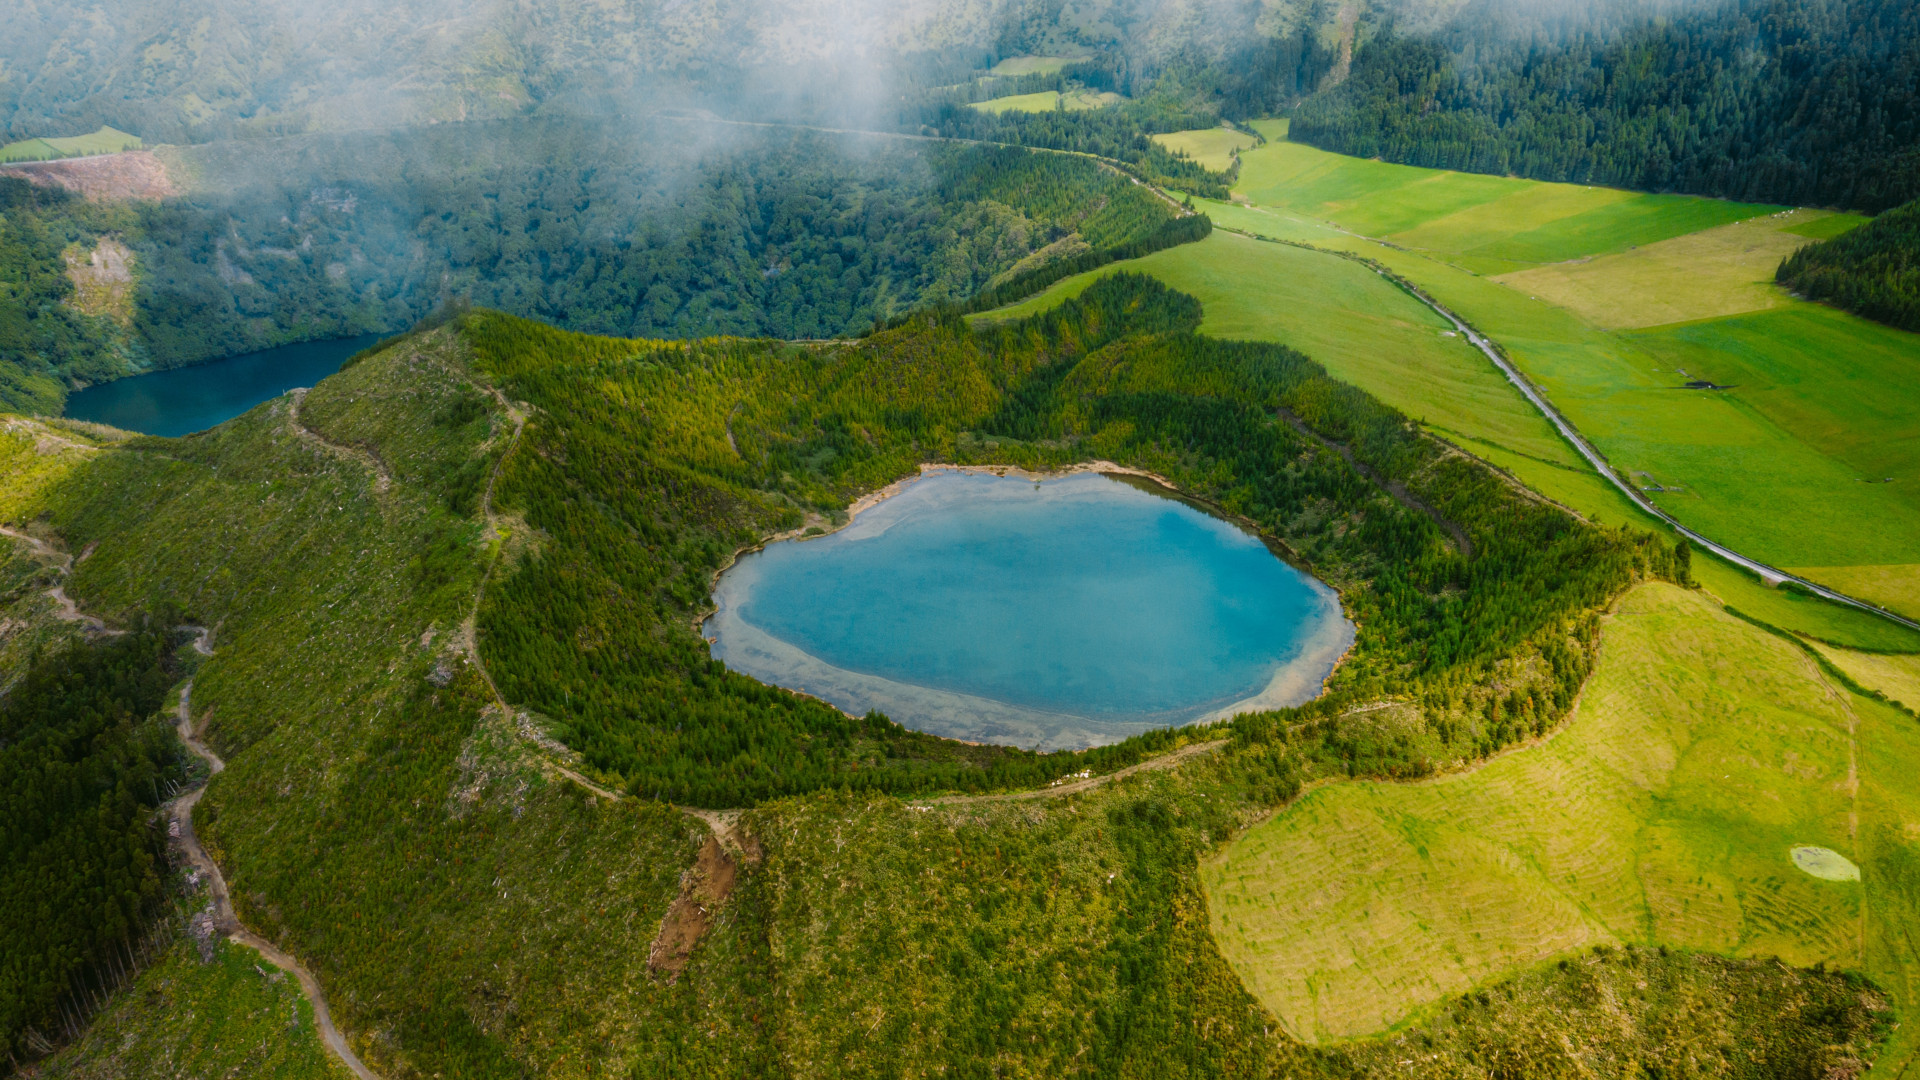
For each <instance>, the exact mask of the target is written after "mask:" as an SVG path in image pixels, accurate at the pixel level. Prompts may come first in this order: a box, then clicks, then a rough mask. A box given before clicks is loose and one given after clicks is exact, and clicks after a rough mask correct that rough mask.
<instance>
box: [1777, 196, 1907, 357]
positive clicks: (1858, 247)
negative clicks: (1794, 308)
mask: <svg viewBox="0 0 1920 1080" xmlns="http://www.w3.org/2000/svg"><path fill="white" fill-rule="evenodd" d="M1775 276H1776V277H1777V278H1778V279H1779V281H1780V284H1782V285H1785V286H1786V287H1787V288H1789V289H1792V290H1793V291H1794V292H1797V293H1799V294H1800V295H1802V296H1805V297H1807V298H1808V299H1812V300H1819V301H1821V302H1822V303H1828V304H1832V305H1834V306H1835V307H1841V308H1845V309H1847V310H1848V311H1852V312H1856V313H1858V314H1860V315H1865V316H1866V317H1867V318H1869V319H1877V320H1879V321H1880V322H1883V323H1886V324H1887V325H1888V326H1897V327H1899V328H1900V329H1902V330H1916V331H1920V202H1914V203H1908V204H1907V205H1905V206H1902V207H1898V208H1897V209H1893V210H1889V211H1887V212H1886V213H1884V214H1881V215H1880V216H1879V217H1877V218H1874V219H1873V220H1872V221H1870V222H1868V223H1867V224H1865V225H1862V226H1861V227H1859V228H1857V229H1854V230H1853V231H1851V232H1848V233H1843V234H1842V235H1840V236H1837V237H1834V238H1833V239H1831V240H1828V241H1826V242H1824V243H1819V244H1810V245H1808V246H1806V247H1803V248H1801V249H1800V250H1799V251H1796V252H1794V253H1793V254H1792V255H1789V256H1787V258H1786V260H1785V261H1784V262H1782V263H1781V264H1780V270H1779V272H1778V273H1777V274H1776V275H1775Z"/></svg>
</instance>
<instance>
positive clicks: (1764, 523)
mask: <svg viewBox="0 0 1920 1080" xmlns="http://www.w3.org/2000/svg"><path fill="white" fill-rule="evenodd" d="M1274 149H1275V145H1274V144H1269V145H1268V146H1263V147H1260V148H1258V149H1256V150H1251V151H1248V152H1247V153H1246V154H1245V155H1243V157H1244V159H1245V164H1243V166H1242V170H1243V171H1242V175H1243V176H1245V175H1246V170H1247V169H1248V168H1249V167H1251V166H1252V164H1253V163H1254V162H1256V161H1258V160H1259V159H1260V158H1261V157H1262V156H1263V155H1266V154H1268V153H1270V152H1272V151H1273V150H1274ZM1365 164H1373V163H1365ZM1435 175H1437V174H1435ZM1208 213H1209V214H1212V215H1214V217H1215V220H1216V221H1219V222H1221V223H1222V224H1226V225H1229V226H1230V227H1236V228H1238V227H1244V228H1248V229H1252V230H1258V231H1261V232H1263V233H1265V234H1267V235H1273V236H1281V237H1285V238H1289V239H1296V240H1303V241H1305V242H1308V243H1314V244H1318V245H1321V246H1324V247H1328V248H1337V249H1341V250H1348V251H1354V252H1357V253H1360V254H1363V255H1366V256H1367V257H1369V258H1372V259H1376V260H1378V261H1380V262H1381V263H1383V264H1385V265H1387V266H1390V267H1391V268H1393V269H1394V270H1395V271H1396V272H1398V273H1400V274H1402V275H1403V276H1405V277H1406V278H1408V279H1409V280H1411V281H1414V282H1417V283H1418V284H1419V285H1420V286H1421V287H1422V288H1424V289H1426V290H1427V291H1428V292H1429V293H1431V294H1432V295H1433V296H1434V297H1435V298H1436V299H1438V300H1439V301H1440V302H1441V303H1443V304H1446V305H1447V306H1448V307H1450V308H1452V309H1453V310H1454V311H1456V312H1458V313H1459V314H1460V315H1462V316H1463V317H1465V318H1466V319H1467V320H1468V321H1470V322H1472V323H1474V324H1475V325H1476V326H1478V327H1479V328H1480V330H1481V331H1482V332H1484V333H1486V334H1487V335H1488V336H1490V337H1492V338H1493V339H1494V340H1496V341H1498V342H1499V343H1500V344H1501V345H1502V346H1503V347H1505V348H1506V350H1507V351H1508V353H1509V355H1511V356H1512V357H1513V358H1514V360H1515V361H1516V362H1517V363H1518V364H1519V365H1520V367H1521V368H1522V370H1524V371H1526V372H1527V374H1528V375H1529V377H1531V378H1532V379H1533V380H1534V381H1535V382H1536V383H1538V384H1539V385H1540V387H1541V388H1542V389H1543V390H1544V391H1545V392H1546V394H1547V396H1548V398H1549V399H1550V400H1552V401H1553V402H1554V404H1555V405H1556V406H1557V407H1558V408H1559V409H1560V410H1561V411H1562V412H1563V413H1565V414H1566V415H1567V417H1568V418H1569V419H1570V420H1572V421H1573V423H1574V425H1575V426H1576V427H1578V428H1579V429H1580V430H1581V432H1582V433H1584V434H1585V435H1586V436H1587V437H1588V438H1589V439H1590V440H1592V441H1593V443H1594V445H1595V446H1597V447H1598V448H1599V449H1600V451H1601V453H1603V454H1605V455H1607V457H1608V459H1609V460H1610V461H1611V462H1612V463H1613V464H1614V465H1615V467H1616V468H1619V469H1620V470H1622V471H1623V472H1625V473H1627V474H1629V475H1630V476H1632V477H1633V479H1634V480H1635V481H1636V482H1637V483H1640V484H1642V485H1643V486H1644V485H1651V484H1657V485H1659V486H1661V487H1670V488H1679V489H1681V490H1679V491H1677V492H1668V493H1661V494H1658V495H1656V496H1654V497H1655V499H1656V501H1658V502H1659V503H1660V504H1661V506H1662V507H1663V508H1664V509H1666V510H1667V511H1668V512H1669V513H1671V514H1673V515H1674V516H1675V517H1677V518H1679V519H1680V520H1681V521H1683V522H1685V523H1686V524H1688V525H1689V526H1692V527H1694V528H1696V529H1699V530H1700V531H1701V532H1703V533H1705V534H1706V535H1708V536H1711V537H1713V538H1714V539H1716V540H1718V541H1720V542H1722V543H1725V544H1727V545H1728V546H1729V547H1732V548H1734V549H1735V550H1737V551H1740V552H1742V553H1743V554H1746V555H1749V556H1751V557H1754V558H1758V559H1760V560H1762V561H1764V562H1768V563H1771V564H1773V565H1775V566H1782V567H1791V566H1847V565H1876V566H1879V565H1907V564H1914V563H1920V473H1916V472H1915V471H1913V466H1914V464H1915V463H1916V462H1917V461H1920V442H1917V440H1920V432H1915V431H1914V429H1913V427H1912V425H1911V424H1910V423H1909V424H1905V425H1902V424H1901V423H1900V419H1899V418H1900V417H1901V416H1903V415H1904V416H1908V417H1911V416H1913V415H1920V412H1916V407H1917V406H1920V382H1917V381H1916V380H1914V379H1912V378H1911V377H1909V378H1906V379H1904V380H1901V379H1897V378H1895V377H1894V374H1895V373H1897V372H1899V371H1902V370H1905V371H1908V372H1912V371H1915V370H1920V336H1916V335H1912V334H1907V333H1904V332H1902V331H1896V330H1888V329H1885V328H1883V327H1880V326H1877V325H1875V324H1872V323H1868V322H1866V321H1865V320H1862V319H1857V318H1854V317H1852V316H1849V315H1845V314H1842V313H1839V312H1835V311H1831V310H1829V309H1826V308H1822V307H1819V306H1817V305H1812V304H1804V303H1798V302H1791V301H1790V302H1788V303H1786V304H1785V305H1784V306H1782V307H1779V308H1775V309H1773V310H1771V311H1767V312H1761V313H1757V314H1752V315H1745V316H1738V317H1735V318H1731V319H1722V320H1712V321H1705V322H1699V323H1692V324H1685V325H1681V326H1669V327H1660V328H1654V329H1650V330H1646V331H1641V332H1635V333H1612V332H1608V331H1605V330H1601V329H1597V328H1595V327H1593V326H1591V325H1589V324H1587V323H1585V322H1583V321H1582V320H1581V319H1580V318H1579V317H1578V316H1576V315H1575V314H1573V313H1572V312H1570V311H1567V310H1565V309H1562V308H1559V307H1555V306H1553V305H1551V304H1547V303H1544V302H1541V301H1538V300H1534V299H1532V298H1530V297H1529V296H1528V295H1527V294H1525V293H1521V292H1516V291H1514V290H1513V289H1511V288H1508V287H1507V286H1504V285H1502V284H1500V283H1497V282H1494V281H1491V280H1488V279H1487V278H1484V277H1480V276H1477V275H1475V274H1472V273H1469V272H1467V271H1465V270H1463V269H1461V268H1460V267H1457V266H1454V265H1450V264H1448V263H1445V262H1441V261H1439V260H1437V259H1434V258H1428V257H1425V256H1422V255H1419V254H1416V253H1413V252H1409V251H1403V250H1397V249H1394V248H1391V247H1388V246H1386V245H1383V244H1378V243H1374V242H1371V241H1368V240H1365V239H1363V238H1360V237H1356V236H1351V235H1345V234H1341V233H1338V232H1335V231H1333V230H1331V229H1328V228H1326V227H1325V226H1323V225H1316V224H1314V223H1313V222H1311V221H1309V220H1306V219H1305V218H1304V216H1303V215H1300V214H1290V213H1287V212H1285V211H1279V212H1268V211H1267V209H1266V208H1264V207H1261V208H1253V209H1249V208H1245V207H1237V208H1225V207H1219V208H1217V209H1216V207H1214V206H1209V208H1208ZM1682 369H1684V370H1685V371H1687V372H1688V373H1689V374H1690V375H1695V376H1701V377H1706V378H1710V379H1712V380H1713V381H1714V382H1717V383H1721V384H1739V385H1737V386H1736V387H1735V389H1733V390H1730V391H1712V392H1703V391H1690V390H1681V389H1678V387H1679V386H1680V384H1681V383H1683V382H1685V381H1687V376H1682V375H1681V374H1679V372H1680V370H1682ZM1716 372H1719V373H1723V374H1724V376H1725V377H1722V375H1717V374H1715V373H1716ZM1369 389H1371V388H1369ZM1856 432H1857V433H1856ZM1496 460H1498V459H1496ZM1499 463H1500V464H1502V465H1507V466H1508V467H1509V468H1512V466H1511V465H1509V464H1508V463H1507V462H1505V461H1500V462H1499ZM1902 470H1905V471H1902ZM1514 471H1515V472H1518V473H1521V475H1523V476H1526V478H1527V479H1528V481H1529V482H1530V483H1531V482H1533V477H1532V476H1531V475H1527V474H1525V473H1524V472H1521V470H1519V469H1515V470H1514ZM1886 476H1894V477H1896V482H1894V483H1891V484H1867V483H1861V482H1860V481H1861V479H1862V478H1873V477H1886ZM1902 477H1913V482H1909V483H1906V484H1905V485H1904V486H1903V485H1902V483H1901V482H1900V478H1902ZM1543 490H1544V489H1543ZM1555 497H1556V498H1558V497H1559V496H1555ZM1574 505H1576V506H1577V505H1579V504H1577V503H1576V504H1574ZM1869 599H1877V598H1875V597H1869Z"/></svg>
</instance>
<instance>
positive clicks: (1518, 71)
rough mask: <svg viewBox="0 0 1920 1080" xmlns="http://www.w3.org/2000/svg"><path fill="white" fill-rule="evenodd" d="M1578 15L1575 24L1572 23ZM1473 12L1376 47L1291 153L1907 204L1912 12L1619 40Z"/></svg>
mask: <svg viewBox="0 0 1920 1080" xmlns="http://www.w3.org/2000/svg"><path fill="white" fill-rule="evenodd" d="M1579 10H1584V9H1579ZM1595 11H1596V14H1595V15H1594V17H1593V18H1592V19H1585V18H1582V17H1580V16H1579V14H1578V13H1577V12H1575V13H1567V12H1557V13H1556V14H1554V15H1550V16H1542V15H1535V14H1532V13H1531V11H1530V9H1528V8H1526V7H1524V6H1516V5H1511V4H1507V3H1505V2H1504V0H1476V2H1475V3H1472V4H1470V5H1468V7H1466V8H1465V9H1463V10H1462V11H1461V13H1460V14H1459V15H1458V16H1457V17H1456V18H1455V19H1454V20H1453V21H1452V23H1451V24H1450V25H1449V27H1448V28H1447V29H1445V30H1444V31H1442V32H1440V33H1439V34H1437V35H1433V36H1412V35H1403V36H1396V35H1394V34H1393V33H1391V32H1390V31H1388V32H1385V33H1383V34H1382V35H1381V36H1379V37H1378V38H1376V39H1375V40H1374V41H1373V42H1372V43H1371V44H1368V45H1366V46H1365V47H1364V48H1362V49H1361V50H1360V51H1359V52H1358V54H1357V55H1356V56H1355V58H1354V62H1353V69H1352V74H1351V77H1350V78H1348V79H1347V80H1346V81H1345V82H1344V83H1343V84H1342V85H1340V86H1338V87H1336V88H1334V89H1332V90H1329V91H1326V92H1324V93H1321V94H1319V95H1317V96H1315V97H1313V98H1310V99H1309V100H1307V101H1306V102H1305V103H1304V104H1302V105H1301V106H1300V108H1299V110H1298V111H1297V112H1296V113H1295V114H1294V119H1293V127H1292V137H1293V138H1296V139H1299V140H1301V141H1304V142H1310V143H1312V144H1314V145H1315V146H1319V147H1322V148H1325V149H1328V150H1336V151H1339V152H1341V153H1346V154H1354V155H1357V156H1361V157H1382V158H1386V159H1387V160H1390V161H1398V162H1404V163H1407V164H1412V165H1423V166H1430V167H1436V168H1447V169H1463V170H1469V171H1473V172H1484V173H1495V174H1519V175H1522V176H1528V177H1533V178H1536V179H1542V180H1560V181H1569V182H1574V183H1596V184H1611V185H1617V186H1620V187H1628V188H1636V189H1640V190H1647V191H1682V192H1691V193H1695V194H1702V195H1718V196H1725V197H1728V198H1734V199H1744V200H1752V201H1766V202H1779V203H1793V204H1803V205H1820V206H1844V207H1853V208H1858V209H1863V210H1876V211H1877V210H1882V209H1886V208H1888V207H1892V206H1895V205H1898V204H1900V203H1904V202H1907V201H1909V200H1911V199H1913V198H1915V197H1916V196H1920V7H1916V6H1915V5H1914V4H1912V3H1910V2H1908V0H1829V2H1823V3H1801V2H1798V0H1727V2H1724V3H1717V4H1712V5H1701V6H1695V7H1689V8H1682V9H1680V10H1678V11H1676V12H1673V13H1671V14H1669V15H1665V16H1662V17H1659V18H1654V17H1651V16H1644V17H1641V18H1639V19H1637V20H1633V21H1629V22H1625V23H1622V22H1620V21H1618V20H1617V19H1615V18H1614V17H1612V16H1609V15H1607V14H1606V12H1607V11H1608V9H1607V8H1605V7H1604V6H1602V7H1600V8H1596V9H1595Z"/></svg>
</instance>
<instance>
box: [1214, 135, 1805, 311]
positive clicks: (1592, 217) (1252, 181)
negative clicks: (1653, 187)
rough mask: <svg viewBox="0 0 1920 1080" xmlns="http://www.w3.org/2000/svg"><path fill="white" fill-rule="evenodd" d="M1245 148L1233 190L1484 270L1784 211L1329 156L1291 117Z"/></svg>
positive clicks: (1619, 247) (1617, 247) (1622, 246)
mask: <svg viewBox="0 0 1920 1080" xmlns="http://www.w3.org/2000/svg"><path fill="white" fill-rule="evenodd" d="M1256 126H1257V127H1258V128H1259V130H1260V131H1261V133H1262V134H1263V135H1265V136H1266V137H1267V139H1268V140H1269V141H1268V143H1267V145H1265V146H1263V147H1261V148H1259V150H1258V151H1257V152H1248V153H1244V154H1242V160H1241V165H1240V180H1239V184H1238V185H1237V188H1236V190H1238V191H1240V192H1241V193H1243V194H1245V195H1246V196H1247V198H1249V199H1251V200H1252V201H1253V202H1254V203H1255V204H1256V205H1259V206H1275V207H1281V208H1285V209H1287V210H1292V211H1294V212H1296V213H1301V214H1306V215H1309V216H1312V217H1316V218H1321V219H1324V220H1327V221H1331V222H1334V223H1335V224H1337V225H1339V226H1340V227H1341V228H1344V229H1351V230H1353V231H1354V232H1358V233H1361V234H1364V235H1366V236H1372V237H1379V238H1382V239H1386V240H1390V241H1392V242H1393V243H1395V244H1398V245H1400V246H1401V247H1406V248H1412V249H1414V250H1416V251H1422V252H1426V253H1430V254H1432V255H1434V256H1435V257H1436V258H1440V259H1444V260H1446V261H1448V262H1451V263H1454V264H1456V265H1459V266H1462V267H1465V268H1467V269H1469V270H1472V271H1473V272H1475V273H1480V274H1503V273H1511V272H1513V271H1516V270H1523V269H1526V268H1528V267H1531V266H1539V265H1541V264H1544V263H1555V262H1562V261H1565V260H1567V259H1575V258H1580V257H1583V256H1590V255H1604V254H1607V253H1610V252H1615V251H1624V250H1626V249H1628V248H1630V247H1635V246H1638V245H1641V244H1651V243H1655V242H1657V241H1660V240H1667V239H1671V238H1673V237H1676V236H1683V235H1685V234H1687V233H1691V232H1698V231H1699V230H1701V229H1707V228H1712V227H1713V226H1715V225H1725V224H1728V223H1730V222H1734V221H1741V220H1744V219H1746V218H1751V217H1756V216H1759V215H1761V214H1766V213H1771V212H1774V211H1777V210H1779V209H1780V207H1777V206H1767V205H1761V204H1756V203H1735V202H1727V201H1725V200H1720V199H1703V198H1699V197H1696V196H1691V195H1643V194H1637V193H1635V192H1631V191H1620V190H1617V189H1614V188H1602V187H1587V186H1585V185H1581V184H1552V183H1545V182H1543V181H1538V180H1520V179H1516V178H1513V177H1503V176H1482V175H1479V174H1477V173H1458V172H1444V171H1439V170H1435V169H1422V168H1418V167H1416V166H1412V165H1394V164H1390V163H1387V162H1381V161H1369V160H1366V159H1363V158H1354V157H1346V156H1344V155H1341V154H1330V153H1328V152H1326V151H1324V150H1317V149H1315V148H1313V147H1311V146H1306V145H1304V144H1301V143H1293V142H1287V141H1286V128H1285V125H1284V123H1273V122H1269V123H1268V124H1262V125H1256Z"/></svg>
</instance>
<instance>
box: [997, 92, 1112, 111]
mask: <svg viewBox="0 0 1920 1080" xmlns="http://www.w3.org/2000/svg"><path fill="white" fill-rule="evenodd" d="M1125 100H1126V99H1125V98H1123V97H1121V96H1120V95H1119V94H1115V93H1111V92H1109V91H1096V90H1069V91H1067V92H1066V93H1061V92H1060V91H1058V90H1042V91H1040V92H1039V93H1037V94H1013V95H1011V96H1009V97H997V98H991V99H989V100H987V101H976V102H974V103H973V104H972V105H971V106H969V108H974V109H979V110H980V111H982V112H990V113H996V114H997V113H1005V112H1052V111H1053V110H1055V109H1065V110H1067V111H1068V112H1079V111H1080V110H1082V109H1098V108H1101V107H1102V106H1106V105H1118V104H1120V103H1121V102H1122V101H1125Z"/></svg>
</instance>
